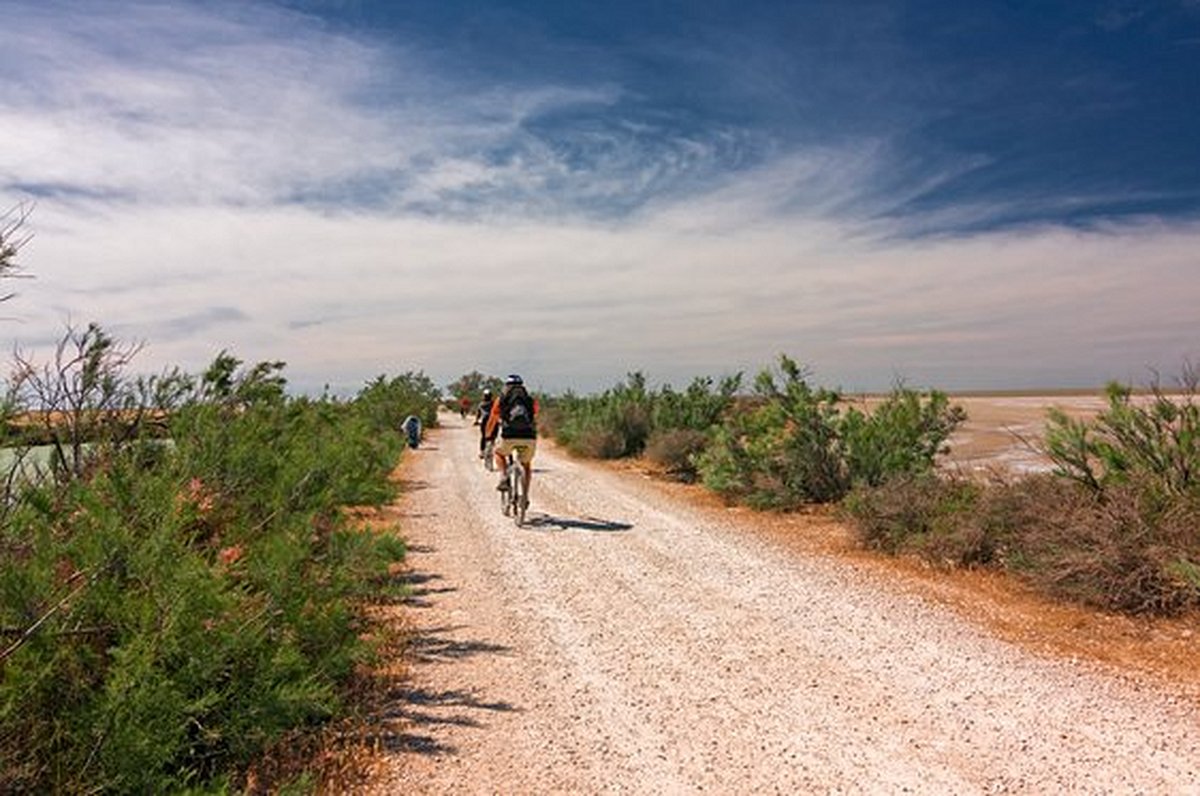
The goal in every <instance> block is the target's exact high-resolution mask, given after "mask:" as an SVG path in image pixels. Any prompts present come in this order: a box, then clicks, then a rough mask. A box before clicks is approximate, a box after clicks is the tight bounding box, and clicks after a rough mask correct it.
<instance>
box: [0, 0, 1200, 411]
mask: <svg viewBox="0 0 1200 796" xmlns="http://www.w3.org/2000/svg"><path fill="white" fill-rule="evenodd" d="M5 30H6V32H5V40H6V44H5V47H4V49H3V51H0V211H2V210H3V209H6V208H9V207H14V206H17V205H19V204H21V203H26V205H27V206H28V204H29V203H33V214H32V216H31V218H30V221H29V226H30V228H31V229H32V231H33V232H34V233H35V237H34V239H33V240H32V241H31V242H30V243H29V244H28V245H27V246H26V248H25V249H24V250H23V251H22V256H21V262H22V264H23V266H24V268H25V270H26V271H27V272H28V273H30V274H32V275H33V276H34V279H31V280H28V281H22V282H20V283H19V284H18V285H17V289H18V291H19V296H18V297H17V298H15V299H13V300H11V301H10V302H9V303H8V304H7V305H6V306H5V308H4V309H5V314H6V315H7V317H9V318H10V319H11V320H8V321H6V322H5V328H6V330H7V332H8V334H9V336H10V337H11V339H12V341H13V344H14V345H19V346H22V347H24V348H26V349H30V350H35V351H36V350H39V349H44V348H45V346H47V345H48V344H49V343H50V342H51V341H52V340H54V339H55V338H56V337H57V336H58V335H59V334H60V333H61V330H62V328H63V324H64V323H65V322H67V321H70V322H73V323H76V324H85V323H87V322H89V321H98V322H100V323H101V324H102V325H104V326H105V327H106V328H108V329H109V330H110V331H112V332H113V333H115V334H116V335H118V336H120V337H122V338H124V339H130V340H139V341H144V342H145V349H144V351H143V352H142V354H141V355H140V358H139V362H140V364H141V366H142V367H143V368H146V369H149V370H153V369H157V368H158V367H162V366H165V365H169V364H179V365H182V366H184V367H187V368H189V369H197V368H199V367H202V366H203V364H205V363H206V362H207V361H208V360H209V359H211V357H212V356H213V355H214V354H215V353H216V352H217V351H219V350H221V349H223V348H225V349H230V350H232V351H233V352H234V353H236V354H237V355H239V356H241V357H243V358H244V359H247V360H258V359H272V360H274V359H282V360H285V361H287V362H288V370H287V372H288V374H289V378H290V379H291V381H292V383H293V385H294V386H295V387H296V388H297V389H302V390H315V389H319V388H320V387H321V385H323V384H327V383H328V384H330V385H332V386H333V387H334V388H335V389H339V390H350V391H353V390H354V389H356V388H357V387H358V386H360V385H361V384H362V383H363V382H364V381H366V380H367V379H369V378H371V377H372V376H374V375H376V374H379V373H396V372H400V371H404V370H409V369H422V370H424V371H426V372H427V373H429V374H430V375H431V376H433V377H434V378H435V379H436V380H438V381H439V382H445V381H449V380H450V379H452V378H453V377H455V376H457V375H458V374H460V373H462V372H464V371H466V370H471V369H475V368H478V369H481V370H484V371H486V372H493V373H501V374H502V373H507V372H510V371H514V370H516V371H519V372H522V373H524V374H525V375H526V376H527V377H528V378H529V380H530V381H532V382H534V383H535V384H538V385H540V386H543V387H545V388H548V389H564V388H567V387H573V388H575V389H577V390H585V391H586V390H591V389H596V388H602V387H604V386H607V385H608V384H610V383H612V382H613V381H615V380H616V379H618V378H620V377H621V376H622V375H623V374H624V373H625V372H627V371H629V370H634V369H642V370H645V371H646V372H647V373H648V374H649V375H650V376H651V377H652V379H654V380H656V381H671V382H674V383H676V384H679V383H681V382H684V381H686V380H688V379H690V377H691V376H693V375H698V374H712V375H719V374H722V373H726V372H730V371H735V370H742V369H746V370H754V369H756V368H758V367H760V366H762V365H765V364H768V363H770V362H771V361H772V360H773V359H774V358H775V356H776V355H777V354H778V353H780V352H787V353H789V354H791V355H793V356H794V357H796V358H798V359H800V360H801V361H805V362H808V363H810V364H811V366H812V367H813V369H814V371H815V373H816V376H817V378H818V380H820V381H822V382H824V383H834V384H840V385H842V386H845V387H847V388H850V389H874V388H881V387H886V386H888V384H889V383H891V381H892V380H893V379H894V378H896V377H898V376H900V377H904V378H906V379H907V380H909V381H910V382H912V383H916V384H921V385H932V386H939V387H943V388H948V389H965V388H1023V387H1036V386H1074V385H1095V384H1100V383H1102V382H1103V381H1105V380H1106V379H1109V378H1118V379H1125V380H1134V381H1144V380H1145V379H1146V378H1147V377H1148V376H1149V370H1148V369H1149V368H1158V369H1160V370H1162V371H1163V372H1165V373H1170V372H1172V371H1173V370H1176V369H1177V368H1178V366H1179V365H1180V363H1181V362H1182V361H1183V360H1184V359H1185V358H1189V357H1190V358H1192V359H1197V358H1200V332H1198V331H1197V330H1198V329H1200V323H1198V321H1200V309H1198V308H1200V279H1198V278H1197V270H1198V266H1200V262H1198V259H1200V255H1198V254H1197V252H1200V145H1198V144H1197V141H1200V129H1198V128H1200V2H1197V0H1162V1H1161V2H1108V1H1107V0H1105V1H1099V0H1098V1H1096V2H1063V3H1044V2H1042V3H1034V2H1026V3H1016V2H1009V3H999V2H996V3H956V2H902V1H899V0H895V1H893V0H889V1H888V2H855V0H843V1H841V2H801V1H797V2H755V1H754V0H742V1H741V2H716V1H707V2H706V1H704V0H695V1H694V2H656V1H655V0H641V1H640V2H622V1H621V0H617V1H615V2H608V3H592V2H587V3H584V2H532V1H529V2H484V1H483V0H475V1H474V2H466V1H464V0H430V1H428V2H425V1H424V0H415V1H411V2H407V1H406V2H365V1H363V0H357V1H356V0H290V1H288V2H282V1H281V2H276V3H271V2H228V3H222V2H204V3H201V2H183V1H182V0H161V1H160V2H153V3H143V2H126V1H121V2H107V1H106V0H89V1H88V2H82V1H80V2H58V1H56V0H7V2H6V3H5Z"/></svg>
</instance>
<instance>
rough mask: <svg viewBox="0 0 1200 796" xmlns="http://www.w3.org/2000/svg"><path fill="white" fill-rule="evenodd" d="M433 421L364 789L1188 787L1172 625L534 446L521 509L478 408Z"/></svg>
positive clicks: (1190, 707) (1186, 641) (410, 478)
mask: <svg viewBox="0 0 1200 796" xmlns="http://www.w3.org/2000/svg"><path fill="white" fill-rule="evenodd" d="M1027 408H1028V407H1024V405H1022V411H1024V409H1027ZM445 423H446V425H445V427H444V428H443V429H441V430H438V431H435V432H434V433H433V435H432V437H431V440H430V444H429V445H427V446H424V447H422V448H421V449H419V450H418V451H416V452H415V455H412V456H409V457H408V459H407V462H406V465H405V469H404V477H405V479H406V483H407V486H408V491H407V494H406V495H405V496H403V497H402V499H401V500H400V501H399V503H398V504H397V505H396V506H395V507H393V509H392V512H393V514H394V519H395V520H396V521H397V522H398V523H399V524H400V525H401V527H402V528H403V529H404V531H405V534H406V535H407V536H408V538H409V540H410V543H411V552H410V557H409V564H410V566H411V568H412V569H411V572H410V573H409V579H410V582H411V583H412V585H413V594H412V597H411V599H410V600H409V603H408V605H406V606H403V607H400V608H396V609H393V610H394V614H393V616H392V621H394V622H396V623H397V624H398V625H402V626H405V627H407V628H409V629H410V630H411V632H412V633H413V642H412V644H411V645H410V654H409V660H408V667H409V675H410V677H409V685H408V687H407V688H406V690H405V691H404V693H403V694H401V695H400V697H399V699H398V701H397V703H396V704H395V706H394V709H393V710H392V711H391V712H390V714H389V716H388V717H387V719H386V721H387V724H388V726H387V727H386V728H385V729H386V730H387V732H389V733H391V735H392V737H394V738H396V739H398V742H397V743H395V744H393V745H392V747H391V751H390V752H388V753H387V754H386V755H385V756H384V758H383V760H382V766H381V767H380V770H379V771H378V776H377V777H376V781H375V790H376V792H380V793H388V792H401V793H551V792H556V793H629V792H636V793H702V792H710V793H771V792H781V793H794V792H814V791H816V792H842V793H860V792H861V793H880V792H883V793H899V792H921V793H1008V792H1011V793H1113V792H1115V793H1139V792H1140V793H1195V792H1200V733H1198V732H1197V731H1198V730H1200V702H1198V701H1197V699H1196V696H1197V690H1196V688H1195V685H1196V683H1195V681H1194V679H1191V678H1189V672H1190V671H1192V670H1194V668H1195V667H1191V669H1187V668H1179V666H1178V660H1180V659H1181V658H1182V657H1183V656H1181V655H1180V651H1181V650H1187V651H1191V650H1194V641H1192V640H1191V637H1190V635H1188V634H1190V633H1191V632H1192V630H1191V626H1190V625H1187V624H1186V623H1182V624H1177V625H1171V624H1162V625H1155V626H1153V627H1150V628H1149V629H1146V627H1145V626H1140V625H1136V624H1135V623H1130V622H1128V620H1121V619H1119V618H1114V617H1094V615H1091V614H1086V613H1084V612H1080V611H1075V610H1074V609H1058V608H1053V607H1049V606H1045V604H1044V603H1041V602H1039V601H1038V600H1036V599H1035V598H1032V597H1030V596H1028V595H1022V594H1021V593H1020V592H1019V590H1018V591H1016V592H1014V591H1012V590H1011V589H1010V588H1009V587H1008V586H1007V585H1005V584H1003V583H998V582H996V581H995V579H986V578H984V579H982V580H978V581H977V582H968V581H967V580H963V579H961V578H960V579H955V578H950V579H945V578H942V577H941V576H939V577H937V578H934V577H932V575H931V573H923V572H922V571H921V570H920V568H918V567H914V566H912V565H909V564H905V563H903V562H900V563H896V562H882V561H879V560H878V559H876V558H874V557H871V556H866V555H864V554H859V553H856V552H854V551H853V550H852V549H850V548H849V547H848V545H847V543H846V536H845V531H844V529H842V528H841V527H840V526H839V525H838V524H837V523H836V522H834V521H833V520H832V519H830V518H829V517H828V516H826V515H823V514H811V515H788V516H786V517H778V516H771V515H766V516H764V515H757V514H755V513H753V512H747V511H744V510H740V509H735V510H730V509H726V508H724V507H723V506H721V505H719V503H717V502H716V501H713V500H711V499H710V498H708V497H706V496H705V495H704V494H703V493H702V492H700V491H699V490H695V489H688V488H684V487H679V486H676V485H670V484H663V483H660V482H657V481H655V480H652V479H650V478H647V477H645V476H643V475H642V474H640V473H638V472H637V471H636V469H635V468H631V467H628V466H618V467H611V466H603V465H598V464H592V463H584V462H579V461H576V460H572V459H570V458H568V457H565V456H563V455H562V454H560V453H558V452H557V451H555V450H554V449H553V448H552V446H545V447H544V448H543V450H542V451H540V452H539V455H538V460H537V468H536V476H535V479H536V480H535V484H534V493H533V506H532V509H531V512H530V520H531V523H530V525H529V527H526V528H523V529H517V528H515V527H514V526H513V525H512V523H511V521H509V520H507V519H506V518H504V517H502V516H501V514H500V511H499V506H498V499H497V497H496V494H495V489H494V482H495V476H494V475H492V474H489V473H485V472H484V471H483V470H482V468H481V466H480V464H479V461H478V459H477V458H476V456H475V450H476V439H477V438H476V436H475V434H476V431H475V429H473V428H471V427H470V426H468V425H465V424H462V423H461V422H460V421H459V420H458V419H457V418H446V419H445ZM966 431H967V432H971V430H970V429H967V430H966ZM975 433H977V432H975ZM973 439H974V440H975V441H976V444H980V443H978V439H979V438H978V437H975V438H973ZM984 455H985V454H984V453H983V449H982V447H981V448H980V449H979V455H978V456H975V457H974V458H980V457H982V456H984ZM1039 606H1040V607H1043V608H1046V610H1047V611H1048V612H1049V613H1050V614H1051V615H1052V617H1053V618H1052V621H1051V622H1050V623H1049V624H1044V623H1041V620H1040V618H1039V616H1040V611H1039ZM1071 623H1074V624H1076V625H1077V627H1075V628H1074V631H1072V628H1071V627H1069V626H1068V625H1070V624H1071ZM1072 632H1075V633H1076V635H1075V636H1072V635H1071V633H1072ZM1139 633H1142V634H1150V635H1154V634H1157V635H1158V636H1161V638H1149V639H1146V638H1144V639H1142V641H1144V642H1146V643H1147V644H1149V645H1150V647H1145V646H1139V643H1138V639H1137V638H1136V636H1137V635H1138V634H1139ZM1064 639H1065V640H1064ZM1089 639H1090V640H1092V641H1094V642H1095V644H1094V646H1095V650H1096V652H1097V653H1098V654H1095V655H1093V654H1090V653H1089V651H1088V650H1089ZM1108 641H1112V642H1113V644H1112V646H1114V647H1118V648H1127V649H1133V650H1139V651H1140V652H1136V653H1131V655H1132V657H1130V658H1128V659H1125V658H1122V657H1121V655H1116V656H1111V655H1110V656H1108V657H1106V656H1105V654H1103V649H1105V648H1107V647H1108V646H1109V644H1107V643H1106V642H1108ZM1159 642H1161V643H1159ZM1156 643H1157V644H1159V646H1154V644H1156ZM1147 648H1151V649H1154V650H1159V651H1161V652H1162V655H1163V656H1164V661H1165V662H1164V663H1163V664H1162V665H1161V666H1154V665H1146V664H1147V661H1146V654H1147V653H1145V649H1147ZM1072 650H1080V652H1079V653H1078V654H1076V653H1075V652H1072ZM1155 654H1157V653H1155ZM1139 655H1140V656H1141V657H1139ZM1172 656H1175V657H1172ZM1151 657H1153V655H1152V656H1151ZM1188 659H1189V660H1190V659H1191V656H1190V655H1189V656H1188ZM1172 661H1174V663H1172ZM1151 663H1152V662H1151ZM1192 678H1194V674H1193V675H1192Z"/></svg>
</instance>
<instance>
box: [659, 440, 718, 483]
mask: <svg viewBox="0 0 1200 796" xmlns="http://www.w3.org/2000/svg"><path fill="white" fill-rule="evenodd" d="M707 444H708V435H707V434H705V433H704V432H703V431H694V430H692V429H690V428H673V429H670V430H667V431H655V432H654V433H653V434H651V435H650V441H649V442H648V443H647V445H646V458H647V459H649V460H650V461H652V462H654V463H655V464H657V465H658V466H659V467H662V468H663V470H665V471H666V472H667V473H668V474H670V475H672V476H674V477H676V478H678V479H679V480H681V481H686V482H688V483H691V482H692V481H695V480H696V457H697V456H698V455H699V454H701V453H703V452H704V448H705V446H706V445H707Z"/></svg>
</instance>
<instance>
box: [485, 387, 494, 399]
mask: <svg viewBox="0 0 1200 796" xmlns="http://www.w3.org/2000/svg"><path fill="white" fill-rule="evenodd" d="M483 397H484V398H491V397H492V391H491V389H490V388H489V389H485V390H484V391H483Z"/></svg>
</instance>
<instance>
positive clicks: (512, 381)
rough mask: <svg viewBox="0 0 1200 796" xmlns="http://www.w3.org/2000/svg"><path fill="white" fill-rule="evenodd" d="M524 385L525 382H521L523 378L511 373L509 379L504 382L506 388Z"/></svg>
mask: <svg viewBox="0 0 1200 796" xmlns="http://www.w3.org/2000/svg"><path fill="white" fill-rule="evenodd" d="M524 383H525V382H523V381H521V377H520V376H518V375H517V374H515V373H510V374H509V375H508V378H507V379H505V380H504V386H505V387H515V386H516V385H518V384H524Z"/></svg>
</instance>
